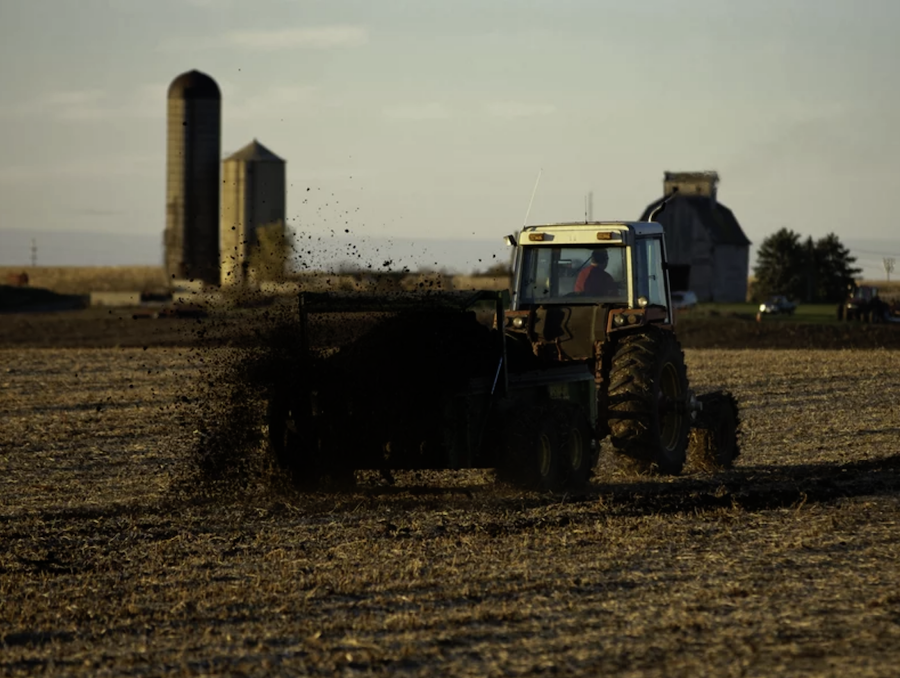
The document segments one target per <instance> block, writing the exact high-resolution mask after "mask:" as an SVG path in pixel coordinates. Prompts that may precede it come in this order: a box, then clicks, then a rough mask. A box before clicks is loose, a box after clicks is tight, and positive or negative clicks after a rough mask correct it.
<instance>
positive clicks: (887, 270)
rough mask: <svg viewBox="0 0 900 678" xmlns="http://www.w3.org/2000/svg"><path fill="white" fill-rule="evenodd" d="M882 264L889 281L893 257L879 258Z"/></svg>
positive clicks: (892, 267)
mask: <svg viewBox="0 0 900 678" xmlns="http://www.w3.org/2000/svg"><path fill="white" fill-rule="evenodd" d="M881 262H882V263H883V264H884V272H885V273H887V281H888V282H890V281H891V273H893V272H894V257H885V258H884V259H882V260H881Z"/></svg>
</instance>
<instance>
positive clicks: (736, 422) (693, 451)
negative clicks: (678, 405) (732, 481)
mask: <svg viewBox="0 0 900 678" xmlns="http://www.w3.org/2000/svg"><path fill="white" fill-rule="evenodd" d="M697 400H698V401H699V402H700V403H701V404H702V405H703V409H702V410H701V411H700V412H699V413H698V414H697V421H696V422H695V424H694V427H693V428H692V429H691V435H690V440H689V443H688V456H689V459H690V462H691V466H693V467H694V468H696V469H698V470H700V471H707V472H710V473H717V472H719V471H724V470H727V469H730V468H731V467H732V466H733V465H734V460H735V459H736V458H737V457H738V455H739V454H740V453H741V446H740V428H741V420H740V415H739V413H738V404H737V400H736V399H735V397H734V396H733V395H732V394H731V393H729V392H728V391H716V392H715V393H705V394H703V395H701V396H698V398H697Z"/></svg>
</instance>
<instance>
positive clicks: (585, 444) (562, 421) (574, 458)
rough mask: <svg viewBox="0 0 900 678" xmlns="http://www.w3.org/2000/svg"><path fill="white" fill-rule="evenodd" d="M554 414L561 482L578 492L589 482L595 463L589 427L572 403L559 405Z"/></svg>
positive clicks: (582, 414)
mask: <svg viewBox="0 0 900 678" xmlns="http://www.w3.org/2000/svg"><path fill="white" fill-rule="evenodd" d="M558 410H559V413H558V422H559V423H558V424H557V425H558V427H559V443H560V462H561V465H562V475H563V477H562V481H563V484H564V486H565V487H566V488H568V489H573V490H580V489H583V488H584V486H585V485H587V484H588V482H589V481H590V479H591V473H592V472H593V470H594V466H595V465H596V463H597V453H596V448H594V446H593V445H592V444H591V442H592V439H593V437H594V436H593V433H592V430H591V424H590V422H589V421H588V418H587V416H586V415H585V413H584V410H583V408H581V407H579V406H578V405H575V404H574V403H564V402H561V403H559V406H558Z"/></svg>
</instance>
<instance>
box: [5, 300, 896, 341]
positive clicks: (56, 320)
mask: <svg viewBox="0 0 900 678" xmlns="http://www.w3.org/2000/svg"><path fill="white" fill-rule="evenodd" d="M278 309H280V310H281V311H284V312H286V313H291V312H292V311H293V308H292V305H290V304H284V305H280V306H277V307H275V308H267V309H262V310H260V309H243V310H240V311H236V312H232V313H231V314H216V313H212V314H211V316H210V317H209V318H206V319H202V320H197V319H187V318H165V319H134V316H135V314H136V313H138V312H139V311H140V309H102V308H93V309H84V310H78V311H60V312H55V313H6V314H2V315H0V347H12V346H22V347H25V346H45V347H51V346H53V347H60V348H63V347H65V348H78V347H83V348H106V347H141V348H143V347H144V346H182V347H186V346H197V345H202V344H205V345H210V344H213V345H223V344H227V343H229V341H230V339H229V337H230V336H233V332H232V330H234V329H235V328H237V329H244V328H246V326H247V323H248V322H252V319H253V318H254V317H256V316H258V315H259V314H261V313H269V314H273V313H276V312H278ZM341 325H344V323H343V321H342V322H339V323H337V326H339V327H340V326H341ZM331 327H334V325H331ZM325 333H326V335H327V331H325ZM677 334H678V337H679V340H680V341H681V344H682V346H683V347H685V348H732V349H742V348H760V349H773V348H774V349H791V348H793V349H834V350H840V349H850V348H863V349H868V348H890V349H896V348H900V323H894V324H872V325H870V324H866V323H843V324H839V323H834V324H827V325H826V324H823V325H815V324H805V323H788V322H772V323H766V322H765V321H764V322H762V323H757V322H756V321H755V320H753V319H749V318H739V317H719V318H715V317H712V318H710V317H691V318H688V317H685V318H683V319H680V320H679V321H678V326H677Z"/></svg>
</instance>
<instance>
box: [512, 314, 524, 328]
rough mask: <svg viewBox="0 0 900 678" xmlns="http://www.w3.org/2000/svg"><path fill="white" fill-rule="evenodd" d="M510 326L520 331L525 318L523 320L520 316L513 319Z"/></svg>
mask: <svg viewBox="0 0 900 678" xmlns="http://www.w3.org/2000/svg"><path fill="white" fill-rule="evenodd" d="M512 326H513V327H515V328H516V329H517V330H521V329H522V328H523V327H525V318H523V317H521V316H519V317H517V318H513V321H512Z"/></svg>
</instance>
